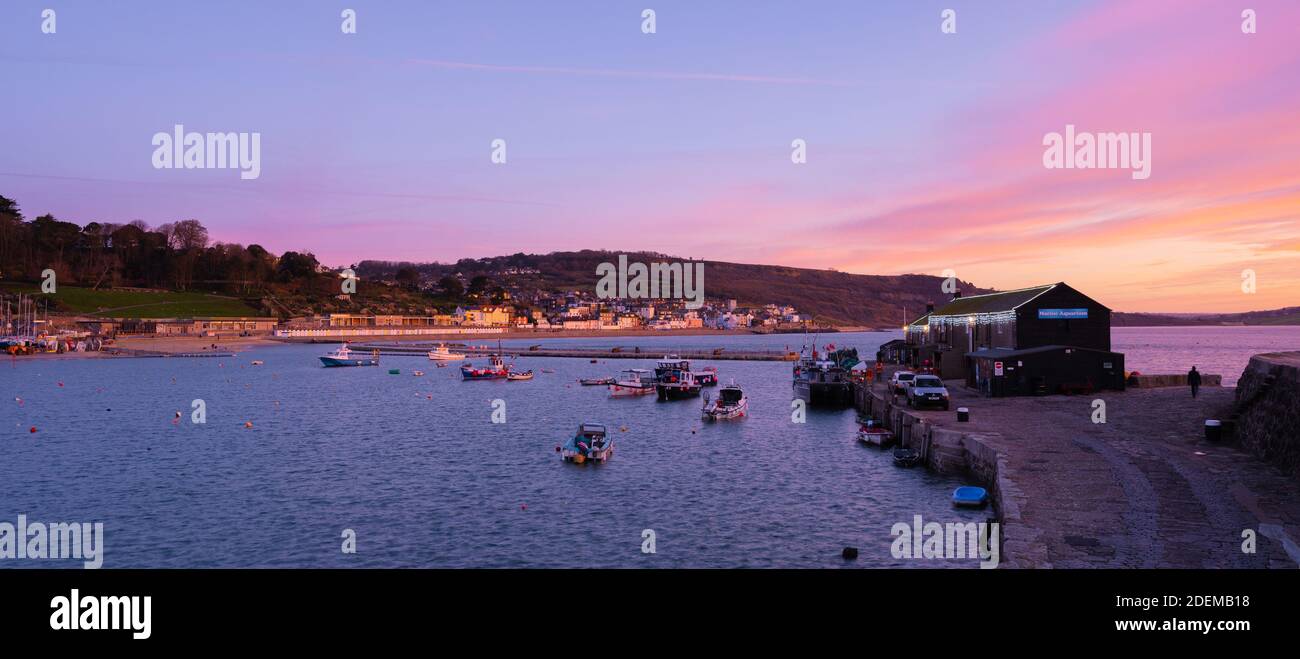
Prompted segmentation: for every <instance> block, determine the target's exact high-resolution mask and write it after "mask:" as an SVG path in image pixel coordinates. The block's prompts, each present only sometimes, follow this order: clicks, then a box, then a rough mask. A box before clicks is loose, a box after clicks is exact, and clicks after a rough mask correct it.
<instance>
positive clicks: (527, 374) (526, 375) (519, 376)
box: [506, 370, 533, 380]
mask: <svg viewBox="0 0 1300 659" xmlns="http://www.w3.org/2000/svg"><path fill="white" fill-rule="evenodd" d="M506 379H507V380H531V379H533V372H532V371H531V370H528V371H523V372H522V373H515V372H514V371H511V372H510V374H509V375H507V376H506Z"/></svg>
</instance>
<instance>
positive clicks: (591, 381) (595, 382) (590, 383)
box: [578, 378, 614, 387]
mask: <svg viewBox="0 0 1300 659" xmlns="http://www.w3.org/2000/svg"><path fill="white" fill-rule="evenodd" d="M578 384H580V385H582V386H584V387H603V386H605V385H607V384H614V378H581V379H579V380H578Z"/></svg>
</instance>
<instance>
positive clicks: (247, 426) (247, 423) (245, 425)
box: [244, 421, 253, 428]
mask: <svg viewBox="0 0 1300 659" xmlns="http://www.w3.org/2000/svg"><path fill="white" fill-rule="evenodd" d="M244 427H245V428H252V427H253V422H252V421H245V422H244Z"/></svg>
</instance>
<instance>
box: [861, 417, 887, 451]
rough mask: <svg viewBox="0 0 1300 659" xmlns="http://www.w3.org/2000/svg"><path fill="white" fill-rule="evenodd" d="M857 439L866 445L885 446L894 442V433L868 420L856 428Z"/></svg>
mask: <svg viewBox="0 0 1300 659" xmlns="http://www.w3.org/2000/svg"><path fill="white" fill-rule="evenodd" d="M858 441H859V442H862V443H863V444H867V445H868V446H875V447H878V448H886V447H888V446H889V445H891V444H893V443H894V433H892V432H890V431H889V430H887V429H885V428H884V427H882V426H878V425H876V424H875V422H873V421H871V420H868V421H867V422H866V423H864V424H862V426H861V427H859V428H858Z"/></svg>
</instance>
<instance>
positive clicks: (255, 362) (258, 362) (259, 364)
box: [253, 359, 266, 366]
mask: <svg viewBox="0 0 1300 659" xmlns="http://www.w3.org/2000/svg"><path fill="white" fill-rule="evenodd" d="M265 363H266V362H264V361H262V360H260V359H254V360H253V366H261V365H262V364H265Z"/></svg>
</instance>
